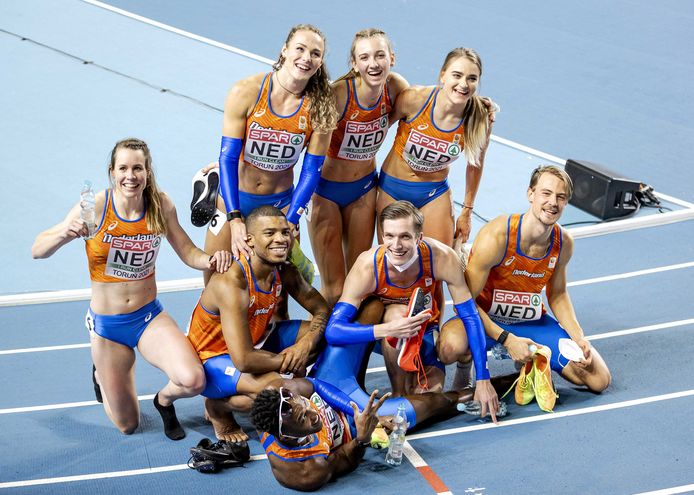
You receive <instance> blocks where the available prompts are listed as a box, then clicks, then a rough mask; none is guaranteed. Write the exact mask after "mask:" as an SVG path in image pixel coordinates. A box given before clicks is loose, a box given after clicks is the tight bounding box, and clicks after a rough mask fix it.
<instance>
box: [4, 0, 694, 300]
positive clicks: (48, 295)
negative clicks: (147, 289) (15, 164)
mask: <svg viewBox="0 0 694 495" xmlns="http://www.w3.org/2000/svg"><path fill="white" fill-rule="evenodd" d="M83 1H84V0H83ZM692 266H694V261H687V262H685V263H676V264H674V265H666V266H658V267H655V268H646V269H644V270H636V271H632V272H624V273H616V274H613V275H606V276H604V277H595V278H589V279H585V280H576V281H573V282H569V283H568V284H567V285H568V286H569V287H575V286H579V285H587V284H595V283H600V282H609V281H612V280H621V279H625V278H631V277H640V276H643V275H651V274H653V273H660V272H667V271H670V270H681V269H683V268H691V267H692ZM202 288H203V281H202V277H196V278H185V279H180V280H167V281H165V282H157V292H159V293H162V294H163V293H167V292H182V291H187V290H200V289H202ZM91 294H92V291H91V289H74V290H56V291H47V292H30V293H23V294H10V295H5V296H0V307H6V306H23V305H29V304H46V303H56V302H71V301H84V300H87V299H89V298H90V297H91ZM446 303H448V304H452V301H446Z"/></svg>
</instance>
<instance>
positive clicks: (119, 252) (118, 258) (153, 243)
mask: <svg viewBox="0 0 694 495" xmlns="http://www.w3.org/2000/svg"><path fill="white" fill-rule="evenodd" d="M103 241H104V242H106V243H108V244H110V247H109V250H108V259H107V261H106V267H105V274H106V275H110V276H112V277H118V278H122V279H128V280H139V279H143V278H146V277H148V276H149V275H151V274H152V272H153V271H154V263H155V261H156V259H157V253H158V252H159V245H160V244H161V237H160V236H157V235H154V234H137V235H134V236H127V235H124V236H119V237H114V236H113V235H111V234H108V233H107V234H104V239H103Z"/></svg>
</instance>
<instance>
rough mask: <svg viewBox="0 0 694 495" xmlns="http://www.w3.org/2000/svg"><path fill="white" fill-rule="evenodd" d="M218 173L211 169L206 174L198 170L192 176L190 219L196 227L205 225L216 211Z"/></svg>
mask: <svg viewBox="0 0 694 495" xmlns="http://www.w3.org/2000/svg"><path fill="white" fill-rule="evenodd" d="M218 189H219V173H218V172H217V171H216V170H212V171H210V172H208V173H207V174H203V173H202V172H200V171H199V172H198V173H197V174H195V177H193V199H192V201H191V202H190V221H191V223H192V224H193V225H195V226H196V227H204V226H205V225H207V224H208V223H209V222H210V220H212V217H213V216H214V213H215V211H217V191H218Z"/></svg>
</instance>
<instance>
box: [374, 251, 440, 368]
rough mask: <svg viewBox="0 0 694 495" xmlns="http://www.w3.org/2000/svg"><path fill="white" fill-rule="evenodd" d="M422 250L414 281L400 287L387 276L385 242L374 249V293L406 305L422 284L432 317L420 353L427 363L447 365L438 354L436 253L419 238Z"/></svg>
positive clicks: (424, 362)
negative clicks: (435, 293)
mask: <svg viewBox="0 0 694 495" xmlns="http://www.w3.org/2000/svg"><path fill="white" fill-rule="evenodd" d="M417 251H418V252H419V260H418V263H419V274H418V275H417V278H416V279H415V281H414V282H412V284H410V285H409V286H407V287H400V286H397V285H395V284H393V283H392V282H391V281H390V277H389V276H388V265H387V263H388V258H387V257H386V248H385V246H379V247H378V249H376V251H375V252H374V274H375V275H376V289H375V290H374V291H373V295H375V296H377V297H378V298H379V299H380V300H381V302H382V303H383V304H384V305H388V304H404V305H407V304H408V303H409V301H410V298H411V297H412V293H413V292H414V290H415V289H416V288H417V287H419V288H420V289H421V291H422V293H423V294H424V297H425V300H424V301H425V303H424V306H425V308H426V309H428V310H430V311H431V318H430V319H429V321H428V322H427V329H426V332H425V333H424V335H423V340H422V346H421V347H420V350H419V353H420V356H421V358H422V363H423V364H425V365H433V366H437V367H439V368H441V369H443V368H445V367H444V365H443V364H442V363H441V361H439V359H438V355H437V354H436V337H435V332H436V333H438V330H439V318H440V317H441V314H440V310H439V306H438V302H437V300H436V297H435V296H434V291H435V289H436V278H435V277H434V254H433V252H432V250H431V247H430V246H429V244H427V243H426V242H425V241H420V242H419V245H418V246H417Z"/></svg>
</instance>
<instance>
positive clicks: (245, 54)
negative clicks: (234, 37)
mask: <svg viewBox="0 0 694 495" xmlns="http://www.w3.org/2000/svg"><path fill="white" fill-rule="evenodd" d="M82 1H83V2H84V3H88V4H90V5H93V6H95V7H100V8H102V9H105V10H108V11H110V12H114V13H116V14H119V15H122V16H124V17H128V18H130V19H134V20H136V21H140V22H143V23H145V24H149V25H150V26H154V27H156V28H159V29H163V30H164V31H169V32H170V33H174V34H178V35H179V36H183V37H185V38H190V39H192V40H195V41H199V42H201V43H205V44H207V45H211V46H214V47H216V48H221V49H222V50H226V51H228V52H232V53H235V54H237V55H241V56H243V57H246V58H250V59H253V60H256V61H258V62H263V63H265V64H269V65H272V64H274V63H275V61H274V60H271V59H269V58H266V57H263V56H261V55H257V54H255V53H252V52H249V51H246V50H242V49H241V48H236V47H235V46H232V45H227V44H226V43H220V42H219V41H215V40H213V39H210V38H206V37H204V36H199V35H197V34H193V33H191V32H190V31H185V30H183V29H178V28H176V27H173V26H170V25H168V24H164V23H162V22H159V21H155V20H154V19H150V18H149V17H144V16H141V15H138V14H135V13H133V12H128V11H127V10H123V9H119V8H118V7H114V6H113V5H108V4H106V3H103V2H98V1H96V0H82Z"/></svg>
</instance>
